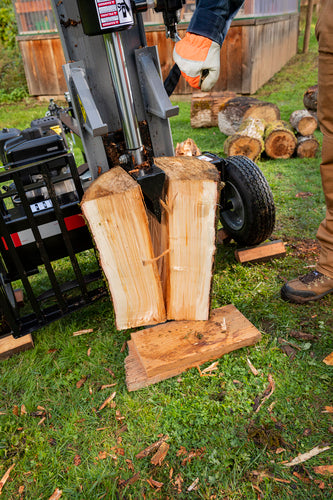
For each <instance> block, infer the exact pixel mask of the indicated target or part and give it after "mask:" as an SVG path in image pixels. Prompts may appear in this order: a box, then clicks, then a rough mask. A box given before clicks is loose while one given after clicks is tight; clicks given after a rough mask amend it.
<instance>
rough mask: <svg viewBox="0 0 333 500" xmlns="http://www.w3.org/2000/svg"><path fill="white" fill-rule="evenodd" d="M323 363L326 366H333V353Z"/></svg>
mask: <svg viewBox="0 0 333 500" xmlns="http://www.w3.org/2000/svg"><path fill="white" fill-rule="evenodd" d="M323 361H324V363H325V364H326V365H329V366H333V352H331V354H329V355H328V356H326V358H325V359H323Z"/></svg>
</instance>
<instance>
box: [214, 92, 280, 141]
mask: <svg viewBox="0 0 333 500" xmlns="http://www.w3.org/2000/svg"><path fill="white" fill-rule="evenodd" d="M250 117H251V118H259V119H261V120H264V121H265V122H266V123H269V122H272V121H274V120H279V119H280V110H279V108H278V107H277V106H276V104H272V103H270V102H265V101H259V100H258V99H255V98H254V97H247V96H239V97H235V98H234V99H230V100H228V101H227V102H226V103H225V104H223V105H222V106H221V109H220V111H219V113H218V126H219V129H220V131H221V132H222V133H223V134H225V135H233V134H236V133H237V131H238V129H239V127H240V124H241V123H242V121H243V120H245V119H246V118H250Z"/></svg>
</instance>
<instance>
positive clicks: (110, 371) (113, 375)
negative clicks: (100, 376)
mask: <svg viewBox="0 0 333 500" xmlns="http://www.w3.org/2000/svg"><path fill="white" fill-rule="evenodd" d="M104 370H106V371H107V372H108V373H110V375H111V377H115V374H114V372H113V371H112V370H111V368H104Z"/></svg>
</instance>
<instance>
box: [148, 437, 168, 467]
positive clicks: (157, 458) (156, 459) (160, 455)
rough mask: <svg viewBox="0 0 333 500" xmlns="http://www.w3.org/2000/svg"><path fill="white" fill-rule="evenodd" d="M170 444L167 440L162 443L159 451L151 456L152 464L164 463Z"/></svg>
mask: <svg viewBox="0 0 333 500" xmlns="http://www.w3.org/2000/svg"><path fill="white" fill-rule="evenodd" d="M169 448H170V445H169V444H168V443H166V442H165V441H164V442H163V443H161V446H160V447H159V448H158V450H157V452H156V453H155V455H154V456H153V457H152V458H151V460H150V463H151V464H152V465H162V462H163V460H164V459H165V457H166V455H167V453H168V451H169Z"/></svg>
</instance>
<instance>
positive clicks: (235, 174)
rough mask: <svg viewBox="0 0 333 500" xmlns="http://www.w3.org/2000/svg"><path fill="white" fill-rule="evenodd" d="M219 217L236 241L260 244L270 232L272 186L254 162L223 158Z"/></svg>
mask: <svg viewBox="0 0 333 500" xmlns="http://www.w3.org/2000/svg"><path fill="white" fill-rule="evenodd" d="M223 180H224V182H225V187H224V188H223V189H222V191H221V198H220V206H221V208H220V220H221V223H222V225H223V228H224V229H225V231H226V232H227V234H228V235H229V236H231V237H232V238H233V239H234V240H235V241H236V242H237V243H238V244H240V245H243V246H253V245H259V244H260V243H262V242H263V241H265V240H266V239H267V238H269V237H270V235H271V234H272V232H273V229H274V224H275V206H274V200H273V195H272V191H271V188H270V187H269V185H268V183H267V180H266V179H265V177H264V175H263V173H262V172H261V170H260V169H259V168H258V167H257V165H256V164H255V163H254V162H253V161H252V160H250V159H249V158H247V157H246V156H229V157H228V158H226V166H225V172H224V179H223Z"/></svg>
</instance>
